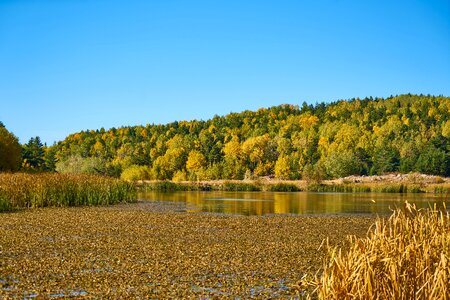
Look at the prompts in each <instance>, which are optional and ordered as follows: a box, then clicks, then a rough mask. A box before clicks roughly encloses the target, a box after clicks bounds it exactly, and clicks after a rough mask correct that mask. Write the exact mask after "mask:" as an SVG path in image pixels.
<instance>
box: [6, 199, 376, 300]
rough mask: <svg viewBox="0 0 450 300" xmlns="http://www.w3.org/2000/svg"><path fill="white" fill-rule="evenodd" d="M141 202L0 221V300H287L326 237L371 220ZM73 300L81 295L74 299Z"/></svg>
mask: <svg viewBox="0 0 450 300" xmlns="http://www.w3.org/2000/svg"><path fill="white" fill-rule="evenodd" d="M169 208H170V210H168V208H167V206H165V205H163V204H161V203H154V202H141V201H139V202H138V203H133V204H119V205H114V206H96V207H94V206H90V207H69V208H67V207H50V208H45V209H33V210H21V211H18V212H15V213H6V214H2V215H1V217H0V298H5V299H9V298H19V299H24V298H27V297H29V296H30V295H33V296H36V298H38V299H41V298H44V299H45V298H50V297H51V296H52V295H62V294H64V295H65V296H67V297H77V296H80V297H81V296H84V297H88V298H94V299H99V298H116V299H117V298H152V299H167V298H172V299H173V298H178V299H180V298H196V299H198V298H202V299H205V298H235V297H239V298H241V299H248V298H251V297H254V298H265V299H269V298H291V297H295V296H296V295H297V293H298V290H297V287H296V286H297V282H298V279H299V278H301V277H302V276H303V275H304V274H306V273H311V274H314V273H315V272H316V271H317V270H319V268H320V266H321V261H322V259H323V258H322V256H323V255H324V252H323V250H321V251H318V250H317V249H318V248H319V246H320V244H321V242H322V240H323V239H326V238H327V237H328V238H329V239H330V244H332V245H337V244H339V243H340V241H342V240H344V239H345V236H347V235H357V236H364V235H365V233H366V232H367V230H368V228H369V226H370V224H371V223H373V221H374V218H370V217H350V216H345V217H337V216H328V217H312V216H302V217H295V216H267V217H258V216H251V217H243V216H236V215H219V214H201V213H177V212H175V211H176V209H177V207H175V204H174V206H170V207H169ZM77 293H78V294H77Z"/></svg>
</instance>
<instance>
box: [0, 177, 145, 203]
mask: <svg viewBox="0 0 450 300" xmlns="http://www.w3.org/2000/svg"><path fill="white" fill-rule="evenodd" d="M136 197H137V194H136V189H135V187H134V186H133V185H132V184H131V183H128V182H125V181H121V180H117V179H114V178H109V177H102V176H94V175H78V174H77V175H74V174H50V173H48V174H25V173H16V174H0V211H7V210H11V209H15V208H28V207H47V206H81V205H109V204H115V203H119V202H130V201H135V200H136Z"/></svg>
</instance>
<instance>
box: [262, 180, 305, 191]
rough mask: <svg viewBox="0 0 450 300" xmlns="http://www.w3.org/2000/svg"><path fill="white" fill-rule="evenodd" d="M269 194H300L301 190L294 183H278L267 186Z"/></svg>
mask: <svg viewBox="0 0 450 300" xmlns="http://www.w3.org/2000/svg"><path fill="white" fill-rule="evenodd" d="M267 191H269V192H300V191H301V189H300V188H299V187H298V186H296V185H295V184H292V183H281V182H280V183H276V184H272V185H269V186H267Z"/></svg>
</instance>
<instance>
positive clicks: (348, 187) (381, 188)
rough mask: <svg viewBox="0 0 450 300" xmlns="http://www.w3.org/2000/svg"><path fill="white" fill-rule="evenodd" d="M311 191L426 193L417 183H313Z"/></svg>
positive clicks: (309, 187) (310, 186)
mask: <svg viewBox="0 0 450 300" xmlns="http://www.w3.org/2000/svg"><path fill="white" fill-rule="evenodd" d="M307 190H308V191H310V192H336V193H369V192H374V193H424V192H425V191H424V190H423V189H422V188H421V187H420V186H419V185H417V184H401V183H400V184H398V183H391V184H389V183H382V184H370V183H369V184H311V185H309V186H308V187H307Z"/></svg>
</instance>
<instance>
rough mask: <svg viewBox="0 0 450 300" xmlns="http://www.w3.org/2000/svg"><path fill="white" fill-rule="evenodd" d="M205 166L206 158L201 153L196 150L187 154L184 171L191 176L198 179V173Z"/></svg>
mask: <svg viewBox="0 0 450 300" xmlns="http://www.w3.org/2000/svg"><path fill="white" fill-rule="evenodd" d="M205 164H206V158H205V156H204V155H203V154H202V153H200V152H198V151H196V150H192V151H191V152H189V155H188V159H187V161H186V169H187V170H188V171H189V172H190V173H191V174H194V175H195V177H197V179H199V178H198V177H199V173H200V172H201V171H202V170H203V168H204V167H205Z"/></svg>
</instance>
